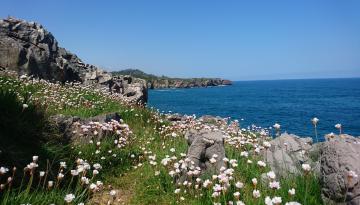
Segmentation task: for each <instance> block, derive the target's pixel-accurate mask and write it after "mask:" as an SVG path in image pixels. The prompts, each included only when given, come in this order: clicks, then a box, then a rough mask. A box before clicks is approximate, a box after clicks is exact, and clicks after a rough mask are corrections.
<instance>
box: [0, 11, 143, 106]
mask: <svg viewBox="0 0 360 205" xmlns="http://www.w3.org/2000/svg"><path fill="white" fill-rule="evenodd" d="M0 70H10V71H15V72H17V73H18V75H19V76H20V75H24V74H26V75H32V76H34V77H37V78H41V79H46V80H50V81H59V82H63V83H64V82H66V81H70V82H71V81H79V82H82V83H83V84H84V85H89V84H91V85H95V86H102V87H108V88H109V90H110V91H111V92H114V91H115V92H118V93H120V94H122V95H123V96H124V97H125V98H127V100H128V101H133V102H135V103H145V102H146V101H147V87H146V83H145V81H143V80H140V79H133V78H132V77H130V76H118V77H115V78H114V77H112V75H111V73H108V72H106V71H104V70H102V69H99V68H98V67H96V66H93V65H89V64H86V63H84V62H83V61H82V60H81V59H80V58H78V57H77V56H76V55H75V54H72V53H71V52H69V51H67V50H66V49H64V48H61V47H59V46H58V42H57V41H56V39H55V37H54V36H53V35H52V34H51V33H50V32H48V31H47V30H46V29H45V28H44V27H43V26H42V25H40V24H38V23H35V22H27V21H24V20H20V19H16V18H10V17H9V18H7V19H3V20H0Z"/></svg>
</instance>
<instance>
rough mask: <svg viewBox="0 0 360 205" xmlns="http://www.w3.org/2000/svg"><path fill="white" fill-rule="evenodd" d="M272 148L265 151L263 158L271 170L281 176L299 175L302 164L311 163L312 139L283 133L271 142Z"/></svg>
mask: <svg viewBox="0 0 360 205" xmlns="http://www.w3.org/2000/svg"><path fill="white" fill-rule="evenodd" d="M270 144H271V147H270V148H268V149H265V150H264V151H263V156H264V158H265V160H266V162H267V164H269V165H270V167H271V169H272V170H273V171H274V172H276V173H277V174H279V175H282V176H284V175H286V174H288V173H292V174H298V173H299V171H300V170H301V164H303V163H310V164H312V160H311V159H310V156H309V152H310V150H311V148H312V146H311V144H312V139H311V138H310V137H307V138H300V137H298V136H296V135H293V134H287V133H283V134H281V136H280V137H277V138H275V139H273V140H272V141H270Z"/></svg>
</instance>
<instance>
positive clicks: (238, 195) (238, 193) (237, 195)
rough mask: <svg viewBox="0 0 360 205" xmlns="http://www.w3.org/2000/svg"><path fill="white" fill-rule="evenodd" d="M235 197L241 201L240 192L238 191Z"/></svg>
mask: <svg viewBox="0 0 360 205" xmlns="http://www.w3.org/2000/svg"><path fill="white" fill-rule="evenodd" d="M234 197H235V198H236V199H239V197H240V192H238V191H237V192H235V193H234Z"/></svg>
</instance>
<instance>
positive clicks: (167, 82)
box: [148, 78, 232, 89]
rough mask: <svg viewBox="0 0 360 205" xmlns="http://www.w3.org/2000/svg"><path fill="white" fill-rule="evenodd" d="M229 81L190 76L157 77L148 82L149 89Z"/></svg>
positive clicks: (189, 86)
mask: <svg viewBox="0 0 360 205" xmlns="http://www.w3.org/2000/svg"><path fill="white" fill-rule="evenodd" d="M231 84H232V83H231V81H229V80H223V79H220V78H192V79H175V78H174V79H172V78H169V79H157V80H151V81H149V82H148V87H149V88H150V89H159V88H194V87H211V86H220V85H231Z"/></svg>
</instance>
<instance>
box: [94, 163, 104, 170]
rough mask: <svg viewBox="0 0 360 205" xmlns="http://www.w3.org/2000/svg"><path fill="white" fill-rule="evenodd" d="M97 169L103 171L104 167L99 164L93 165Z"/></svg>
mask: <svg viewBox="0 0 360 205" xmlns="http://www.w3.org/2000/svg"><path fill="white" fill-rule="evenodd" d="M93 167H94V168H95V169H102V166H101V165H100V164H99V163H96V164H94V165H93Z"/></svg>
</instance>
